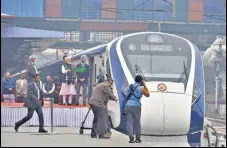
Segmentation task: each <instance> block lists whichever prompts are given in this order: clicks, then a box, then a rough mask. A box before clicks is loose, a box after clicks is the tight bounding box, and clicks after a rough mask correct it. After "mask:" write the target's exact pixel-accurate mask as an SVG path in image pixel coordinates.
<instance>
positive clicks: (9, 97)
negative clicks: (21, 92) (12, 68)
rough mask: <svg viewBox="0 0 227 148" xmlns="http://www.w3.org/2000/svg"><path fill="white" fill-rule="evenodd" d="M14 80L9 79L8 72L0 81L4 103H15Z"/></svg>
mask: <svg viewBox="0 0 227 148" xmlns="http://www.w3.org/2000/svg"><path fill="white" fill-rule="evenodd" d="M15 89H16V80H15V79H14V78H11V74H10V72H6V73H5V77H4V78H3V80H2V93H3V99H4V102H8V103H14V102H15V91H16V90H15Z"/></svg>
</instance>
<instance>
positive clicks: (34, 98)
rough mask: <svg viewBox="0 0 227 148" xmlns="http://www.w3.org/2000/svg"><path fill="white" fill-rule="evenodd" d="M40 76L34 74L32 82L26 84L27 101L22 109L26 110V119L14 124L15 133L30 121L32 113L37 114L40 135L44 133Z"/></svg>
mask: <svg viewBox="0 0 227 148" xmlns="http://www.w3.org/2000/svg"><path fill="white" fill-rule="evenodd" d="M40 84H41V83H40V75H39V74H38V73H37V74H34V75H33V81H32V82H30V83H29V84H28V92H27V99H25V101H24V107H27V108H28V112H27V115H26V117H24V118H23V119H21V120H19V121H18V122H16V123H15V126H14V129H15V131H16V132H17V131H18V128H19V127H20V126H21V125H22V124H24V123H25V122H27V121H28V120H30V119H31V118H32V116H33V113H34V111H36V113H37V114H38V118H39V131H38V132H41V133H46V132H47V130H45V129H44V119H43V111H42V107H43V104H44V102H43V91H42V88H41V87H42V86H41V85H40Z"/></svg>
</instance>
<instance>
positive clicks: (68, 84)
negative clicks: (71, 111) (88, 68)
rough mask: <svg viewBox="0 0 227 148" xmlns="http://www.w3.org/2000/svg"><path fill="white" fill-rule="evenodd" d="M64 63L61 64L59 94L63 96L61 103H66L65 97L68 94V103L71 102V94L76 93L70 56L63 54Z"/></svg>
mask: <svg viewBox="0 0 227 148" xmlns="http://www.w3.org/2000/svg"><path fill="white" fill-rule="evenodd" d="M63 59H64V61H65V62H64V64H63V65H62V66H61V72H62V75H63V77H62V85H61V90H60V93H59V95H62V96H63V104H64V105H66V103H67V102H66V97H67V96H68V104H69V105H71V104H72V95H76V90H75V86H74V85H73V77H72V71H71V70H72V64H71V58H70V57H68V56H64V57H63Z"/></svg>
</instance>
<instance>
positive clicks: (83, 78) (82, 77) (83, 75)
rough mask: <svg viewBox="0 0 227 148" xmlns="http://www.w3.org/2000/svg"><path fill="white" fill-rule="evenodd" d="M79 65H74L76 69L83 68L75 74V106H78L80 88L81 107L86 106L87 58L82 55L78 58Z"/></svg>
mask: <svg viewBox="0 0 227 148" xmlns="http://www.w3.org/2000/svg"><path fill="white" fill-rule="evenodd" d="M80 59H81V63H80V64H78V65H76V68H77V69H79V68H82V67H83V68H85V71H83V72H77V73H76V74H77V82H76V98H75V100H76V105H79V97H80V88H81V87H82V89H83V91H82V92H83V93H82V96H83V105H86V104H87V87H88V77H89V65H88V64H87V63H86V59H87V56H86V55H82V56H81V57H80Z"/></svg>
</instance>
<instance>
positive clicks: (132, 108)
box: [125, 75, 150, 143]
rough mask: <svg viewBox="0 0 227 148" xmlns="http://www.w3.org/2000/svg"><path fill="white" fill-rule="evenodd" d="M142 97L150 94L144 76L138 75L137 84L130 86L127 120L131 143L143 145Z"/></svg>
mask: <svg viewBox="0 0 227 148" xmlns="http://www.w3.org/2000/svg"><path fill="white" fill-rule="evenodd" d="M142 95H144V96H146V97H149V96H150V93H149V90H148V88H147V87H146V84H145V81H144V80H143V78H142V76H140V75H137V76H136V77H135V83H134V84H131V85H130V86H129V89H128V91H127V99H126V101H127V102H126V105H125V106H126V108H125V111H126V119H127V131H128V135H129V138H130V141H129V143H134V142H136V143H141V140H140V137H141V124H140V118H141V98H142ZM133 121H135V128H136V129H135V130H133ZM133 131H135V133H136V141H134V135H133Z"/></svg>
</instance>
